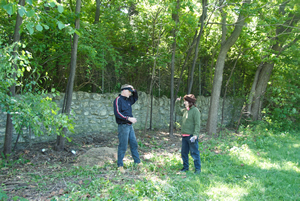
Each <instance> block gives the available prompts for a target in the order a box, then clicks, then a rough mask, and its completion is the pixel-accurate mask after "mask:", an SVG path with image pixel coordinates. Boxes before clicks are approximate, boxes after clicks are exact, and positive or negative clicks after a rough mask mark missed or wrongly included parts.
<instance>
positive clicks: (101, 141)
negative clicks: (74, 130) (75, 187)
mask: <svg viewBox="0 0 300 201" xmlns="http://www.w3.org/2000/svg"><path fill="white" fill-rule="evenodd" d="M136 137H137V141H138V144H139V149H138V151H139V154H140V157H141V160H142V161H145V162H146V161H147V160H148V159H149V157H151V155H152V154H153V152H156V153H163V152H168V153H174V152H178V151H179V150H180V147H181V137H180V133H178V132H175V133H174V135H173V136H170V135H169V133H168V131H158V130H156V131H147V132H146V133H144V132H143V131H137V130H136ZM54 145H55V141H51V142H45V143H36V144H33V145H31V146H29V145H25V144H19V145H18V149H17V150H16V151H15V153H14V154H13V155H11V156H10V164H12V163H14V164H13V165H12V166H10V167H2V168H1V167H0V168H1V169H0V181H1V188H2V190H3V191H4V192H5V193H6V194H7V195H9V196H20V197H23V198H26V199H28V200H50V198H51V197H53V196H59V195H63V194H64V193H67V192H65V191H64V189H66V186H67V183H68V182H72V183H79V184H80V180H79V181H78V180H75V179H74V178H71V177H70V178H69V177H64V178H63V179H61V180H59V181H57V180H53V181H52V180H51V178H49V180H47V182H45V184H44V185H43V184H42V185H41V184H39V183H37V182H34V181H35V178H36V181H38V180H39V179H41V178H48V177H47V176H48V175H49V177H51V175H52V174H53V173H54V172H55V173H57V174H60V173H61V172H62V170H63V168H69V167H71V166H74V165H77V162H78V157H80V156H82V155H84V154H86V153H87V152H88V151H89V150H90V149H92V148H93V149H95V148H96V149H97V148H101V147H108V148H114V149H117V146H118V137H117V133H95V134H89V135H86V136H83V137H82V136H81V137H79V136H77V137H73V139H72V141H71V142H66V145H65V149H64V151H61V152H57V151H54V149H53V147H54ZM178 154H179V153H178ZM130 157H131V156H130V151H129V148H128V149H127V152H126V156H125V160H129V158H130ZM106 168H108V169H110V168H115V167H114V166H111V167H106ZM107 172H109V171H107ZM99 176H100V177H105V178H111V177H114V175H110V174H109V173H107V174H105V173H102V174H100V175H99ZM131 176H132V175H131ZM136 177H138V176H136ZM9 200H12V197H10V198H9Z"/></svg>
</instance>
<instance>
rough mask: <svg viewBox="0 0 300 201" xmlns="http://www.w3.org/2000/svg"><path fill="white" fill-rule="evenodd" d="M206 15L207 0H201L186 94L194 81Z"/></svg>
mask: <svg viewBox="0 0 300 201" xmlns="http://www.w3.org/2000/svg"><path fill="white" fill-rule="evenodd" d="M206 16H207V0H202V15H201V18H200V21H201V28H200V31H199V35H198V37H197V43H196V48H195V56H194V61H193V66H192V70H191V74H190V83H189V88H188V94H190V93H191V91H192V87H193V82H194V71H195V66H196V62H197V58H198V52H199V43H200V38H201V36H202V33H203V27H204V20H205V19H206Z"/></svg>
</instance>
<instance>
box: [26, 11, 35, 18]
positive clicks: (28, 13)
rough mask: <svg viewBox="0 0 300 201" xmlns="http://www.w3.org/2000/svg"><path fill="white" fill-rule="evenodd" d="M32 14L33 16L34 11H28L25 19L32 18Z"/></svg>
mask: <svg viewBox="0 0 300 201" xmlns="http://www.w3.org/2000/svg"><path fill="white" fill-rule="evenodd" d="M34 14H35V11H34V10H29V11H27V12H26V15H27V17H32V16H34Z"/></svg>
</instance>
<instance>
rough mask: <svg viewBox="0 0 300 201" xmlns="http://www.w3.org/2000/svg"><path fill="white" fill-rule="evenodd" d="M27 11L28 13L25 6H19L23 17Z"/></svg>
mask: <svg viewBox="0 0 300 201" xmlns="http://www.w3.org/2000/svg"><path fill="white" fill-rule="evenodd" d="M25 13H26V10H25V8H24V7H23V6H21V7H20V8H19V15H20V16H21V17H23V16H24V15H25Z"/></svg>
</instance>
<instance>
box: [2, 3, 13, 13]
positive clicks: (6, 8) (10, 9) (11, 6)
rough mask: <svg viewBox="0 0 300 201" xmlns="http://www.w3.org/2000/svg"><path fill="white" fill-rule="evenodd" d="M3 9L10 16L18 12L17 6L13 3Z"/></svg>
mask: <svg viewBox="0 0 300 201" xmlns="http://www.w3.org/2000/svg"><path fill="white" fill-rule="evenodd" d="M3 8H4V9H5V10H6V12H7V13H8V14H9V15H12V14H13V13H14V12H16V5H14V4H12V3H9V4H6V5H5V6H3Z"/></svg>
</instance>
